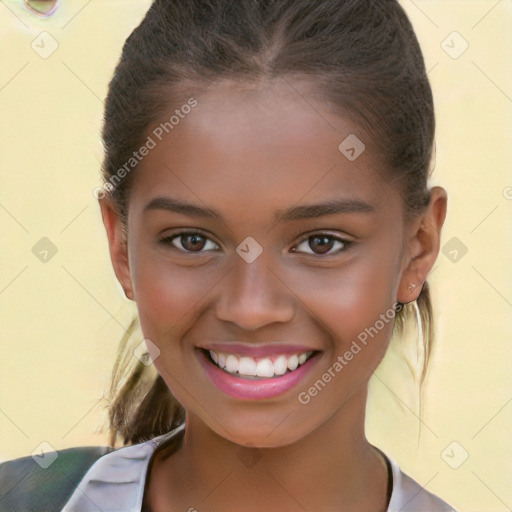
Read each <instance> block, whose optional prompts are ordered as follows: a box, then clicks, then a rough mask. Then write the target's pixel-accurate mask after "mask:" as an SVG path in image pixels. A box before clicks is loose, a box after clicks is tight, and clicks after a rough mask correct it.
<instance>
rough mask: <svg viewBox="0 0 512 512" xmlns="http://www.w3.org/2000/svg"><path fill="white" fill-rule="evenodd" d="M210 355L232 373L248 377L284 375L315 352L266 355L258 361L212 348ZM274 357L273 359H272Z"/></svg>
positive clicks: (218, 364)
mask: <svg viewBox="0 0 512 512" xmlns="http://www.w3.org/2000/svg"><path fill="white" fill-rule="evenodd" d="M209 352H210V357H211V358H212V360H213V361H214V362H215V363H216V364H217V366H220V367H221V368H222V369H223V370H226V371H227V372H229V373H232V374H239V375H244V376H247V377H274V376H276V375H277V376H279V375H284V374H285V373H286V371H287V370H290V371H293V370H295V369H296V368H297V367H298V366H299V365H301V364H303V363H305V362H306V360H307V359H308V357H309V356H310V355H311V354H312V353H313V352H302V353H299V354H293V355H291V356H285V355H278V356H277V357H272V358H270V357H265V358H263V359H259V360H258V361H256V359H254V358H253V357H249V356H242V357H239V356H237V355H235V354H226V353H224V352H215V351H214V350H210V351H209ZM272 359H273V360H272Z"/></svg>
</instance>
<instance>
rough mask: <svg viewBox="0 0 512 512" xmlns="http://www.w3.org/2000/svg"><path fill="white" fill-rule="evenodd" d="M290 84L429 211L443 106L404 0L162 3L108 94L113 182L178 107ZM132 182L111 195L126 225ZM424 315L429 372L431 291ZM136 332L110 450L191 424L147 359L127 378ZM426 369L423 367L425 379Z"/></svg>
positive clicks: (123, 369)
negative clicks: (362, 142)
mask: <svg viewBox="0 0 512 512" xmlns="http://www.w3.org/2000/svg"><path fill="white" fill-rule="evenodd" d="M292 76H293V77H294V78H295V79H297V78H298V79H303V80H306V81H308V82H309V83H312V84H313V85H314V90H315V91H316V93H317V94H319V96H320V98H322V99H323V101H324V102H325V103H326V104H327V105H330V106H331V108H333V109H334V111H338V112H340V113H344V114H345V115H348V116H350V117H351V118H352V120H353V121H354V122H357V123H358V124H359V125H360V126H361V128H362V129H364V130H365V132H366V133H368V134H370V136H371V142H372V143H373V144H374V146H375V148H376V151H377V152H378V153H379V154H380V156H381V159H382V162H383V163H385V164H386V165H385V167H386V168H387V169H388V171H387V172H388V173H390V174H389V178H388V181H392V182H393V183H395V184H396V186H397V187H399V189H400V191H401V194H402V197H403V199H404V211H405V213H406V214H407V215H415V214H418V213H421V212H422V211H424V209H425V208H426V207H427V206H428V204H429V200H430V194H429V190H428V186H427V181H428V177H429V175H430V164H431V159H432V150H433V143H434V126H435V122H434V106H433V99H432V92H431V89H430V84H429V82H428V78H427V74H426V71H425V65H424V61H423V56H422V54H421V50H420V47H419V44H418V41H417V39H416V36H415V34H414V31H413V28H412V26H411V24H410V22H409V20H408V18H407V16H406V14H405V12H404V11H403V9H402V7H401V6H400V5H399V3H398V2H397V1H396V0H315V1H313V2H312V1H311V0H237V1H233V0H155V1H154V3H153V4H152V6H151V8H150V9H149V11H148V13H147V14H146V16H145V18H144V19H143V21H142V22H141V24H140V25H139V26H138V27H137V28H136V29H135V30H134V31H133V32H132V34H131V35H130V36H129V37H128V39H127V40H126V42H125V45H124V47H123V52H122V55H121V58H120V61H119V63H118V64H117V67H116V69H115V73H114V76H113V78H112V80H111V82H110V85H109V90H108V96H107V100H106V104H105V115H104V126H103V133H102V135H103V142H104V147H105V158H104V162H103V177H104V180H105V183H106V184H107V182H109V180H110V182H109V183H111V182H112V177H113V176H115V175H116V173H117V172H118V170H119V169H120V168H121V167H122V166H123V164H124V163H125V162H127V161H128V160H129V159H130V157H131V156H132V154H133V151H134V150H135V149H137V148H139V147H140V146H141V145H142V144H143V142H144V140H145V137H146V136H147V133H148V129H150V127H151V126H152V123H155V121H156V120H158V119H161V117H162V116H163V114H164V113H166V112H167V111H169V110H170V109H171V104H172V105H177V104H178V101H185V98H186V97H187V95H188V97H190V96H191V95H192V93H193V94H199V93H200V92H201V91H203V90H205V88H206V87H208V85H209V84H211V83H212V82H213V81H215V80H217V79H221V78H234V79H238V80H244V81H254V80H261V79H268V78H276V77H282V78H286V77H292ZM171 97H172V99H171ZM163 98H169V99H168V100H167V101H164V100H163ZM134 172H136V168H134V170H133V171H132V172H131V173H129V174H128V175H126V176H125V177H124V178H123V180H121V181H120V182H119V183H118V184H116V186H115V187H112V186H109V192H110V195H111V196H112V198H113V199H114V202H115V204H116V207H117V208H118V211H119V213H120V215H121V218H122V219H126V215H127V208H128V204H127V203H128V194H129V191H130V186H131V182H132V179H133V173H134ZM417 305H418V307H419V311H420V317H421V320H422V325H423V344H424V350H425V362H426V361H427V360H428V354H429V352H430V346H431V342H432V338H433V315H432V306H431V301H430V295H429V289H428V284H427V283H426V282H425V284H424V285H423V288H422V290H421V293H420V295H419V297H418V299H417ZM409 309H410V307H408V306H407V305H405V307H404V306H403V305H399V307H398V308H397V316H396V322H395V328H396V329H397V330H401V329H402V327H403V325H404V322H405V319H406V318H409V317H410V316H411V315H410V314H409ZM135 329H136V322H135V321H134V322H133V323H132V325H131V326H130V329H128V331H127V332H126V334H125V336H124V337H123V340H122V343H121V346H120V349H119V355H118V359H117V361H116V364H115V366H114V370H113V376H112V386H111V397H112V402H111V404H110V406H109V421H110V430H111V444H112V445H114V443H115V441H116V439H117V437H118V436H121V437H122V438H123V442H124V444H133V443H138V442H141V441H144V440H147V439H150V438H152V437H154V436H156V435H160V434H163V433H165V432H168V431H169V430H170V429H172V428H173V427H174V426H176V425H178V424H179V423H181V422H182V421H183V420H184V411H183V409H182V407H181V406H180V405H179V404H178V403H177V401H176V400H175V399H174V398H173V397H172V395H171V393H170V391H169V389H168V388H167V386H166V384H165V383H164V381H163V379H162V378H161V377H160V376H159V375H158V374H157V373H156V370H155V369H154V368H153V367H151V366H145V365H144V363H142V362H140V361H138V360H136V364H135V365H134V366H133V365H132V366H133V367H130V365H131V364H132V363H134V362H135V359H136V358H134V357H133V354H132V352H131V350H130V349H129V339H130V338H131V337H133V333H134V332H135ZM138 339H139V340H140V339H141V337H139V338H138ZM425 368H426V363H425V367H424V368H423V373H422V377H423V376H424V373H425Z"/></svg>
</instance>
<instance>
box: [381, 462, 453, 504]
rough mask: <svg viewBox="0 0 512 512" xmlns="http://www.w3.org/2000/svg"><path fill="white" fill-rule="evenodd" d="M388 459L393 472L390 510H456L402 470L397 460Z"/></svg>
mask: <svg viewBox="0 0 512 512" xmlns="http://www.w3.org/2000/svg"><path fill="white" fill-rule="evenodd" d="M388 459H389V462H390V464H391V469H392V472H393V491H392V494H391V499H390V501H389V506H388V512H399V511H400V512H455V509H454V508H453V507H452V506H450V505H449V504H448V503H446V502H445V501H443V500H442V499H441V498H439V497H438V496H436V495H435V494H432V493H431V492H429V491H427V490H426V489H425V487H423V486H421V485H420V484H419V483H418V482H416V481H415V480H413V479H412V478H411V477H410V476H409V475H406V474H405V473H404V472H402V470H401V469H400V467H399V466H398V464H397V463H396V461H394V460H393V459H391V458H389V457H388Z"/></svg>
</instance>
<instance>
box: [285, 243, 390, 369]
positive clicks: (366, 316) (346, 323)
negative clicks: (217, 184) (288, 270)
mask: <svg viewBox="0 0 512 512" xmlns="http://www.w3.org/2000/svg"><path fill="white" fill-rule="evenodd" d="M289 282H290V283H293V286H292V287H291V288H292V289H293V290H294V292H295V293H296V294H297V296H299V297H300V298H301V301H302V302H303V303H304V304H305V306H306V307H307V310H309V313H310V314H311V316H312V318H313V319H314V321H315V322H316V323H317V324H318V325H320V326H322V327H323V329H324V330H325V331H327V333H328V334H330V336H331V338H332V340H331V342H332V347H333V350H334V353H332V354H330V356H331V357H332V358H333V359H335V358H337V357H338V356H341V355H343V354H344V353H345V352H346V351H347V350H349V349H350V347H351V345H352V343H353V342H356V344H357V345H359V346H360V348H361V350H360V351H359V352H358V356H357V358H354V360H355V359H357V360H358V361H359V363H358V365H359V364H361V365H364V366H367V367H374V366H376V364H378V362H379V361H380V359H381V358H382V357H383V356H384V353H385V350H386V348H387V345H388V342H389V339H390V337H391V333H392V330H393V323H394V304H395V300H396V286H397V285H396V282H397V263H396V258H395V257H394V255H393V254H384V253H383V252H372V253H366V254H365V255H364V256H363V255H361V256H360V257H359V256H358V257H355V258H354V260H353V261H352V262H350V263H349V264H347V265H346V266H345V267H344V269H343V271H339V270H333V271H332V272H331V271H326V272H318V273H315V274H312V273H307V274H305V273H303V274H301V275H300V276H299V275H298V274H297V275H290V276H289ZM357 350H358V349H357V346H354V351H357ZM349 357H350V356H349Z"/></svg>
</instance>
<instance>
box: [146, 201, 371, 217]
mask: <svg viewBox="0 0 512 512" xmlns="http://www.w3.org/2000/svg"><path fill="white" fill-rule="evenodd" d="M150 210H168V211H171V212H175V213H180V214H183V215H188V216H190V217H202V218H206V219H213V220H218V221H222V222H224V219H223V217H222V215H221V214H220V213H219V212H217V211H216V210H213V209H212V208H208V207H204V206H197V205H194V204H192V203H188V202H187V201H183V200H181V199H176V198H171V197H156V198H154V199H152V200H151V201H150V202H149V203H148V204H147V205H146V206H145V207H144V212H147V211H150ZM374 211H375V208H374V207H373V206H372V205H370V204H368V203H367V202H365V201H362V200H360V199H334V200H330V201H326V202H323V203H318V204H310V205H302V206H293V207H291V208H288V209H286V210H278V211H276V213H275V214H274V218H275V220H276V221H281V222H289V221H294V220H303V219H313V218H316V217H323V216H324V215H335V214H338V213H372V212H374Z"/></svg>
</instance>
